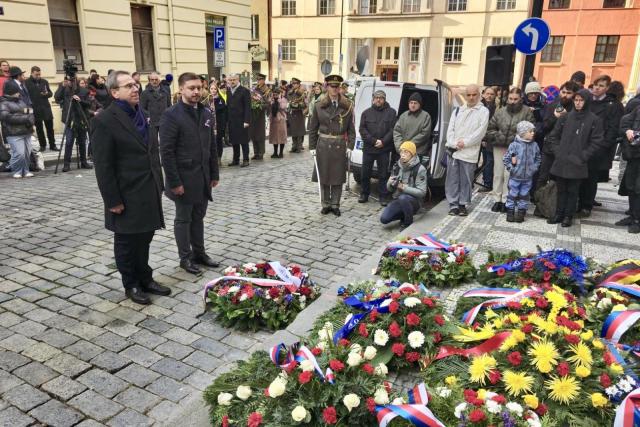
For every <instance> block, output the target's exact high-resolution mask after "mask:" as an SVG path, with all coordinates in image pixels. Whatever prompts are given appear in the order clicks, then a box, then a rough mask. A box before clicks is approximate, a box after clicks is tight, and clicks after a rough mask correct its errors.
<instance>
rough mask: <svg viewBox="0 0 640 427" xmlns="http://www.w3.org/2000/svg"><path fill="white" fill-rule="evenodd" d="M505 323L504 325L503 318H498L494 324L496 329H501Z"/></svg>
mask: <svg viewBox="0 0 640 427" xmlns="http://www.w3.org/2000/svg"><path fill="white" fill-rule="evenodd" d="M503 325H504V322H503V321H502V319H496V320H494V321H493V326H494V327H495V328H496V329H501V328H502V326H503Z"/></svg>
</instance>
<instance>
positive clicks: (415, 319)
mask: <svg viewBox="0 0 640 427" xmlns="http://www.w3.org/2000/svg"><path fill="white" fill-rule="evenodd" d="M406 320H407V325H409V326H418V325H419V324H420V316H418V315H417V314H415V313H409V314H407V318H406Z"/></svg>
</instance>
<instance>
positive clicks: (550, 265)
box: [544, 261, 556, 270]
mask: <svg viewBox="0 0 640 427" xmlns="http://www.w3.org/2000/svg"><path fill="white" fill-rule="evenodd" d="M544 266H545V267H547V268H548V269H549V270H555V269H556V265H555V264H554V263H552V262H551V261H548V262H545V263H544Z"/></svg>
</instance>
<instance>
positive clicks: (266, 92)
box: [249, 85, 271, 142]
mask: <svg viewBox="0 0 640 427" xmlns="http://www.w3.org/2000/svg"><path fill="white" fill-rule="evenodd" d="M253 91H255V92H256V93H257V94H260V96H261V97H262V98H261V99H260V100H259V101H258V100H254V99H252V100H251V127H250V128H249V139H251V141H253V142H258V141H264V140H265V139H266V124H267V122H266V115H267V114H269V100H270V99H271V89H269V88H268V87H267V86H266V85H262V86H260V87H258V86H256V87H255V88H254V89H253ZM251 96H252V97H253V96H254V93H252V94H251ZM256 98H257V97H256Z"/></svg>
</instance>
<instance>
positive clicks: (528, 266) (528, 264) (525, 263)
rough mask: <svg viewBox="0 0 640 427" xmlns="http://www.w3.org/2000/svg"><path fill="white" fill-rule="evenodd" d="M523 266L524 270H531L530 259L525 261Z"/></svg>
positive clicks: (531, 263) (531, 262)
mask: <svg viewBox="0 0 640 427" xmlns="http://www.w3.org/2000/svg"><path fill="white" fill-rule="evenodd" d="M524 266H525V268H533V261H531V260H530V259H528V260H526V261H525V262H524Z"/></svg>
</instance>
